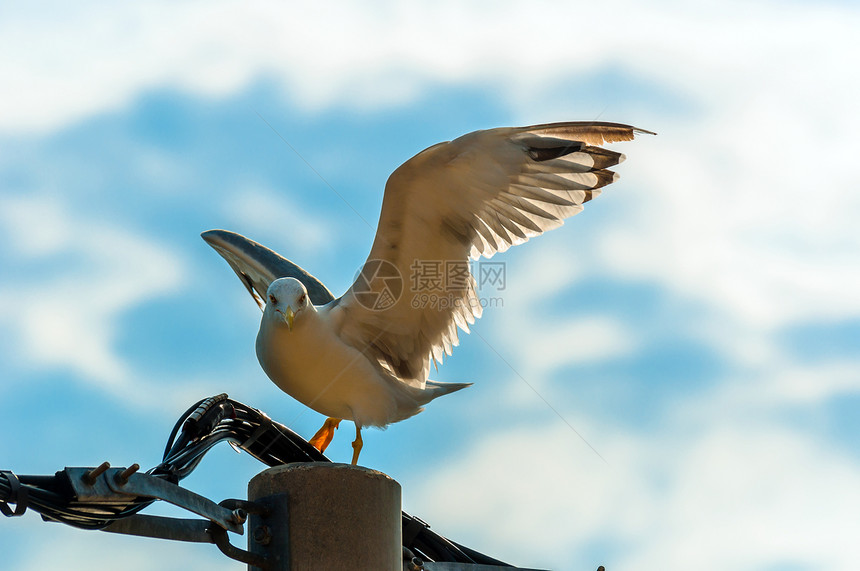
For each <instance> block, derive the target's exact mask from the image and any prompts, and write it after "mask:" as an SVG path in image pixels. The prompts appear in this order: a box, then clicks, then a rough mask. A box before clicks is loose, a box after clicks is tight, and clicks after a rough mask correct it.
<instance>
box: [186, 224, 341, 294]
mask: <svg viewBox="0 0 860 571" xmlns="http://www.w3.org/2000/svg"><path fill="white" fill-rule="evenodd" d="M200 236H201V237H202V238H203V239H204V240H206V242H207V243H208V244H209V245H210V246H212V247H213V248H215V251H216V252H218V253H219V254H221V257H222V258H224V259H225V260H227V263H228V264H230V267H231V268H233V271H234V272H236V275H237V276H239V279H240V280H242V283H243V284H245V288H247V290H248V293H250V294H251V296H252V297H253V298H254V301H256V302H257V305H258V306H260V309H265V307H266V290H267V289H269V284H270V283H272V282H273V281H274V280H276V279H278V278H285V277H292V278H296V279H297V280H299V281H300V282H302V283H303V284H304V286H305V288H306V289H307V290H308V295H309V296H310V298H311V302H313V303H314V305H324V304H326V303H328V302H330V301H332V300H333V299H334V296H333V295H332V294H331V292H330V291H329V290H328V289H327V288H326V287H325V286H324V285H323V284H322V282H320V281H319V280H318V279H316V278H315V277H313V276H312V275H310V274H309V273H308V272H306V271H305V270H303V269H302V268H300V267H299V266H297V265H296V264H294V263H292V262H291V261H289V260H288V259H286V258H284V257H282V256H280V255H279V254H276V253H275V252H273V251H272V250H270V249H268V248H266V247H265V246H263V245H261V244H258V243H257V242H254V241H253V240H249V239H248V238H245V237H244V236H242V235H241V234H236V233H235V232H230V231H227V230H209V231H207V232H203V234H201V235H200Z"/></svg>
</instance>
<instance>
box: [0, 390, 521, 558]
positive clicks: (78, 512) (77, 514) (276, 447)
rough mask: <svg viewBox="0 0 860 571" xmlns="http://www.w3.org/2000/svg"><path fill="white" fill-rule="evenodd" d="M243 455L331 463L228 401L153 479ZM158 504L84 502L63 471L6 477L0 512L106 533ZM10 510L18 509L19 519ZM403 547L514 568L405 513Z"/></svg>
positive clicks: (211, 405) (195, 415)
mask: <svg viewBox="0 0 860 571" xmlns="http://www.w3.org/2000/svg"><path fill="white" fill-rule="evenodd" d="M223 441H227V442H229V443H230V444H231V445H232V446H236V447H239V448H241V449H242V450H244V451H246V452H248V453H249V454H250V455H251V456H253V457H254V458H256V459H257V460H259V461H260V462H262V463H263V464H266V465H267V466H280V465H282V464H288V463H291V462H330V460H329V459H328V458H326V457H325V455H323V454H322V452H320V451H319V450H317V449H316V448H314V447H313V446H312V445H311V444H309V443H308V442H307V441H305V439H304V438H302V437H301V436H299V435H298V434H296V433H295V432H293V431H292V430H290V429H289V428H287V427H286V426H284V425H283V424H280V423H278V422H275V421H274V420H272V419H271V418H269V417H268V416H267V415H266V414H265V413H264V412H262V411H260V410H257V409H255V408H252V407H250V406H247V405H245V404H242V403H240V402H238V401H234V400H233V399H230V398H228V396H227V395H226V394H220V395H217V396H214V397H209V398H205V399H201V400H200V401H198V402H197V403H195V404H194V405H192V406H191V407H189V409H188V410H187V411H185V413H183V415H182V416H181V417H180V418H179V420H178V421H177V422H176V424H175V425H174V427H173V430H172V431H171V432H170V436H169V437H168V439H167V444H166V446H165V448H164V455H163V457H162V461H161V463H160V464H159V465H158V466H155V467H154V468H152V469H150V470H148V471H147V474H149V475H151V476H155V477H158V478H163V479H165V480H167V481H169V482H172V483H174V484H178V483H179V481H180V480H182V479H183V478H185V477H186V476H188V475H189V474H191V472H192V471H194V469H195V468H196V467H197V465H198V464H199V463H200V461H201V460H202V459H203V456H204V455H205V454H206V452H208V451H209V450H210V449H211V448H212V447H213V446H215V445H216V444H218V443H219V442H223ZM154 501H155V500H154V499H152V498H129V499H128V500H122V501H120V500H117V501H116V502H112V503H110V502H80V501H78V500H77V498H76V497H75V493H74V490H73V488H72V486H71V483H70V482H69V477H68V475H67V474H66V472H65V471H59V472H57V473H56V474H55V475H54V476H16V475H15V474H13V473H12V472H9V471H0V512H2V513H3V514H4V515H7V516H15V515H22V514H23V513H24V511H25V510H26V508H28V507H29V508H32V509H33V510H35V511H37V512H39V513H40V514H41V515H42V519H44V520H45V521H56V522H60V523H65V524H67V525H71V526H74V527H78V528H82V529H102V528H104V527H105V526H107V525H109V524H110V523H112V522H114V521H116V520H118V519H121V518H125V517H129V516H131V515H134V514H135V513H137V512H139V511H140V510H142V509H144V508H145V507H147V506H149V505H150V504H152V503H153V502H154ZM9 503H13V504H15V505H16V507H15V510H14V512H13V511H12V509H11V508H10V507H9V505H8V504H9ZM403 545H404V546H405V547H407V548H409V549H410V550H412V551H413V552H414V553H415V554H417V555H419V556H421V558H423V559H424V560H426V561H447V562H457V563H482V564H487V565H503V566H508V565H507V564H505V563H502V562H500V561H498V560H496V559H493V558H492V557H488V556H486V555H483V554H481V553H478V552H477V551H474V550H472V549H469V548H468V547H464V546H462V545H459V544H457V543H455V542H453V541H450V540H448V539H446V538H444V537H442V536H441V535H439V534H437V533H435V532H433V531H431V530H430V526H428V525H427V524H426V523H424V522H423V521H422V520H420V519H419V518H417V517H413V516H410V515H409V514H407V513H406V512H403Z"/></svg>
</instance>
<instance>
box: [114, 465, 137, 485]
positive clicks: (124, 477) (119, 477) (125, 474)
mask: <svg viewBox="0 0 860 571" xmlns="http://www.w3.org/2000/svg"><path fill="white" fill-rule="evenodd" d="M138 470H140V464H138V463H137V462H135V463H134V464H132V465H131V466H129V467H128V468H126V469H125V470H123V471H122V472H120V473H118V474H116V475H115V476H114V479H115V480H116V482H117V483H118V484H120V485H122V484H125V483H126V482H128V479H129V478H130V477H131V475H132V474H134V473H135V472H137V471H138Z"/></svg>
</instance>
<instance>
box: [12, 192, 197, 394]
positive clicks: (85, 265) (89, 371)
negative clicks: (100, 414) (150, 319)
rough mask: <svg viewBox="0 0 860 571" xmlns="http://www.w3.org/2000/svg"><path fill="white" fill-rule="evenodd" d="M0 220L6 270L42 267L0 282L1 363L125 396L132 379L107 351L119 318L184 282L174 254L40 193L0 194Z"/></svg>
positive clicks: (111, 353) (121, 363) (114, 335)
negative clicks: (54, 371)
mask: <svg viewBox="0 0 860 571" xmlns="http://www.w3.org/2000/svg"><path fill="white" fill-rule="evenodd" d="M0 223H2V225H0V229H2V230H3V233H4V234H5V236H4V241H5V243H4V250H5V253H6V256H7V257H8V259H10V260H13V263H12V264H10V266H11V267H10V270H13V269H14V268H29V267H36V266H35V265H34V264H37V266H38V267H39V268H40V270H39V272H40V273H39V277H34V276H32V275H30V274H29V273H28V271H27V270H26V269H22V270H20V271H18V272H17V275H16V274H15V273H12V271H10V272H9V273H8V274H6V277H5V278H4V280H3V283H2V284H0V310H2V311H0V326H2V327H3V328H5V329H6V330H7V331H8V332H9V336H8V337H9V339H11V340H12V343H11V346H9V347H6V348H5V353H6V355H7V357H6V358H7V362H12V363H17V364H18V366H23V367H31V368H34V369H51V368H61V369H67V370H69V371H72V372H73V373H75V374H77V375H79V376H80V377H81V378H82V379H86V380H89V381H92V382H95V383H98V384H100V385H102V386H104V387H105V388H108V389H110V390H112V391H114V392H116V393H119V392H122V391H125V390H126V388H127V385H128V383H129V381H130V379H131V378H132V377H133V375H132V373H131V372H130V371H129V370H128V368H127V366H126V364H125V363H124V362H123V360H122V359H121V358H120V357H119V356H118V355H117V353H116V350H115V347H114V341H115V338H116V335H117V333H118V332H119V331H120V330H121V323H120V321H121V317H122V315H123V313H124V312H125V311H127V310H129V309H131V308H133V307H135V306H137V305H139V304H140V303H143V302H144V301H146V300H148V299H152V298H154V297H157V296H159V295H164V294H166V293H168V292H171V291H174V290H175V289H176V288H177V287H178V286H179V285H180V284H181V283H182V280H183V279H184V276H183V274H184V272H183V270H182V264H181V263H180V261H179V260H178V259H177V257H176V255H175V254H173V253H170V252H168V251H167V250H166V249H165V248H164V247H163V246H161V245H159V244H158V243H157V241H154V240H152V239H150V238H144V237H141V236H138V235H136V234H134V233H133V232H131V231H129V230H128V229H125V228H122V227H120V226H117V225H113V224H110V223H105V222H103V221H100V220H97V219H92V218H89V217H86V216H81V215H79V214H73V213H72V212H70V211H69V209H68V207H67V205H65V204H64V202H63V201H62V200H58V199H56V198H55V197H49V196H47V195H44V196H38V195H35V196H30V197H26V198H13V197H3V198H0ZM13 271H14V270H13ZM120 389H122V391H121V390H120Z"/></svg>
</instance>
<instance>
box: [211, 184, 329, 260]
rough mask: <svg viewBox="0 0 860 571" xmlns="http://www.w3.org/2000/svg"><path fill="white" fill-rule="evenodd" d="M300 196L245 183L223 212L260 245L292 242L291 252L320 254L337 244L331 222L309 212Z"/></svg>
mask: <svg viewBox="0 0 860 571" xmlns="http://www.w3.org/2000/svg"><path fill="white" fill-rule="evenodd" d="M298 197H299V195H298V194H296V193H289V192H276V191H274V190H272V189H269V188H265V187H262V186H260V185H257V184H251V183H248V184H245V185H243V186H241V187H240V188H239V189H237V191H236V192H235V193H234V194H232V196H230V197H228V198H227V199H226V200H224V208H223V210H224V213H225V215H226V216H227V217H228V219H229V220H230V221H231V224H232V226H231V227H235V228H247V229H248V230H247V231H245V233H247V234H248V235H249V236H253V238H254V239H255V240H257V241H259V242H262V243H264V244H265V243H266V241H268V240H275V239H277V240H279V241H282V242H283V241H284V240H288V241H289V244H288V245H289V249H290V251H291V252H296V251H297V252H299V253H302V254H312V253H316V254H319V253H320V252H321V251H323V250H325V249H328V248H330V247H331V246H332V245H334V244H335V243H336V242H337V235H336V233H335V232H333V228H332V222H330V221H329V222H326V221H324V220H322V219H320V218H318V217H317V216H316V215H314V214H312V213H310V212H309V211H308V210H307V209H306V208H305V207H304V205H302V204H301V202H299V200H298Z"/></svg>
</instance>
